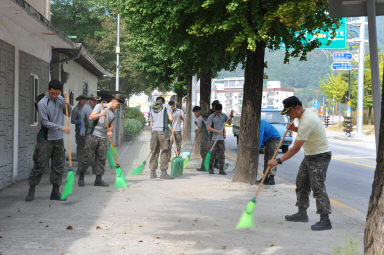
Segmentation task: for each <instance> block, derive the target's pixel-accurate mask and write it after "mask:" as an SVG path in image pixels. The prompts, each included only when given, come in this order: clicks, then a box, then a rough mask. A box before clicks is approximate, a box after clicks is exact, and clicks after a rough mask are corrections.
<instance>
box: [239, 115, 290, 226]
mask: <svg viewBox="0 0 384 255" xmlns="http://www.w3.org/2000/svg"><path fill="white" fill-rule="evenodd" d="M291 123H292V122H291ZM287 133H288V128H287V130H286V131H285V134H284V136H283V138H281V140H280V143H279V146H277V148H276V150H275V153H274V154H273V157H272V160H273V159H275V158H276V155H277V153H278V152H279V149H280V146H281V144H282V143H283V141H284V138H285V136H286V135H287ZM269 170H271V168H270V167H269V166H268V168H267V170H266V171H265V173H264V176H263V179H261V181H260V183H259V186H258V187H257V190H256V193H255V195H253V197H252V199H251V200H250V201H249V202H248V204H247V206H246V207H245V210H244V212H243V214H242V215H241V217H240V219H239V222H238V223H237V226H236V229H242V228H251V227H253V214H254V212H255V206H256V197H257V195H259V192H260V189H261V187H263V184H264V181H265V178H267V176H268V173H269Z"/></svg>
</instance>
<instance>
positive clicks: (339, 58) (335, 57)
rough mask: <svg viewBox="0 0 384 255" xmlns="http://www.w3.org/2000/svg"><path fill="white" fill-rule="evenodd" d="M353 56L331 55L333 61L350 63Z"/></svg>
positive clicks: (346, 54)
mask: <svg viewBox="0 0 384 255" xmlns="http://www.w3.org/2000/svg"><path fill="white" fill-rule="evenodd" d="M352 58H353V55H352V53H350V52H337V53H333V61H350V60H352Z"/></svg>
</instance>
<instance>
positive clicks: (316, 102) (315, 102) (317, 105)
mask: <svg viewBox="0 0 384 255" xmlns="http://www.w3.org/2000/svg"><path fill="white" fill-rule="evenodd" d="M312 107H320V104H319V101H317V99H315V101H314V102H313V104H312Z"/></svg>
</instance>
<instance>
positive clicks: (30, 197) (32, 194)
mask: <svg viewBox="0 0 384 255" xmlns="http://www.w3.org/2000/svg"><path fill="white" fill-rule="evenodd" d="M34 199H35V185H30V186H29V191H28V195H27V197H26V198H25V201H27V202H30V201H32V200H34Z"/></svg>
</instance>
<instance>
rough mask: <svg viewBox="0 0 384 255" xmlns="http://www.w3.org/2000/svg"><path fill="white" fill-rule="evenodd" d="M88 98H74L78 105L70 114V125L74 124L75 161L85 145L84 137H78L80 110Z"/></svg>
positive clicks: (82, 96) (83, 96)
mask: <svg viewBox="0 0 384 255" xmlns="http://www.w3.org/2000/svg"><path fill="white" fill-rule="evenodd" d="M88 99H89V98H88V96H86V95H80V96H78V97H76V101H78V104H77V105H76V106H75V107H74V108H73V109H72V114H71V123H72V124H75V138H76V160H77V161H79V160H80V153H81V151H82V149H83V147H84V143H85V136H81V135H80V129H81V116H80V114H81V109H82V108H83V107H84V105H85V104H86V103H87V100H88Z"/></svg>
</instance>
